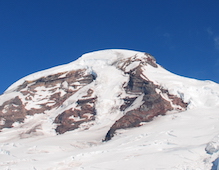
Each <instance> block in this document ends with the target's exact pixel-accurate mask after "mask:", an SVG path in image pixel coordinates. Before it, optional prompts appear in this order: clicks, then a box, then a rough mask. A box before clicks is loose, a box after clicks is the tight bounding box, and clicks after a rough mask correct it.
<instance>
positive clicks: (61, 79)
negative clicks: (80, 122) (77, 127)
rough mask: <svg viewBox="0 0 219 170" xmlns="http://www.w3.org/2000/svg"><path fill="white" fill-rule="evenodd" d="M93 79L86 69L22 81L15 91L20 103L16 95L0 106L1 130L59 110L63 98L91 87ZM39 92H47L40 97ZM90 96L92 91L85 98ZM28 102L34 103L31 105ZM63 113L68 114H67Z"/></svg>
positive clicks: (84, 106)
mask: <svg viewBox="0 0 219 170" xmlns="http://www.w3.org/2000/svg"><path fill="white" fill-rule="evenodd" d="M95 78H96V77H95V76H94V75H92V74H88V73H87V72H86V70H85V69H84V70H80V69H79V70H74V71H71V72H63V73H58V74H54V75H49V76H47V77H41V78H39V79H37V80H35V81H25V82H24V83H23V84H21V85H20V86H19V87H18V88H17V89H16V91H18V92H20V93H21V94H22V98H24V99H23V101H22V99H21V98H20V97H19V96H16V97H15V98H13V99H11V100H9V101H6V102H4V103H3V104H2V105H1V106H0V120H1V124H0V129H3V128H10V127H12V125H13V123H14V122H20V123H21V122H23V121H24V119H25V117H26V116H27V115H34V114H38V113H45V112H46V111H48V110H51V109H53V108H57V107H60V106H61V105H62V104H63V102H64V101H65V100H66V99H68V98H69V97H70V96H72V95H73V94H74V93H76V92H77V91H78V90H79V89H81V88H82V87H84V86H86V85H88V84H90V83H91V82H92V81H93V80H95ZM42 92H43V93H46V95H44V96H43V97H42V94H41V93H42ZM89 93H91V92H90V91H89V92H88V95H90V94H89ZM90 102H91V101H89V100H87V101H84V105H83V107H82V108H86V103H90ZM31 103H36V104H35V106H32V104H31ZM91 110H92V109H91ZM66 112H67V113H68V111H66ZM92 112H94V111H92ZM58 117H60V116H58ZM57 119H58V118H57ZM90 119H91V118H89V120H90ZM87 121H88V119H87ZM55 122H57V121H55ZM63 126H64V125H63ZM57 129H59V128H57ZM58 133H60V132H58Z"/></svg>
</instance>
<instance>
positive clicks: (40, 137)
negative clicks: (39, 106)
mask: <svg viewBox="0 0 219 170" xmlns="http://www.w3.org/2000/svg"><path fill="white" fill-rule="evenodd" d="M143 54H144V53H141V52H136V51H130V50H103V51H98V52H93V53H88V54H85V55H83V56H82V57H81V58H79V59H78V60H76V61H74V62H72V63H69V64H66V65H62V66H58V67H54V68H51V69H48V70H44V71H41V72H38V73H34V74H32V75H29V76H27V77H24V78H22V79H21V80H19V81H17V82H15V83H14V84H13V85H12V86H10V87H9V88H8V89H7V90H6V92H5V93H4V94H3V95H2V96H0V105H1V104H2V103H3V102H4V100H5V99H7V98H8V99H10V98H12V97H13V96H15V95H17V94H18V93H19V92H16V91H14V89H15V88H16V87H17V86H19V85H20V84H22V83H23V82H24V81H26V80H28V81H31V80H35V79H38V78H40V77H43V76H47V75H50V74H55V73H59V72H65V71H70V70H74V69H78V68H87V67H88V68H89V69H88V70H89V72H92V73H93V74H96V75H97V78H96V80H95V82H93V83H91V84H89V85H88V86H85V87H83V88H82V89H81V90H86V91H87V89H89V88H91V87H92V88H93V89H95V90H96V91H97V92H98V93H97V94H96V95H97V96H98V98H99V100H98V103H97V104H96V109H97V115H96V116H97V119H96V120H95V121H93V122H90V123H91V124H92V126H91V125H90V124H89V123H88V124H84V125H82V126H80V128H79V129H77V130H74V131H69V132H66V133H65V134H62V135H57V134H56V133H55V131H54V128H55V127H54V124H53V120H54V115H55V114H56V113H55V111H54V110H51V111H49V112H48V113H47V114H35V115H34V116H28V117H27V118H26V119H25V122H24V123H14V125H13V126H14V127H13V128H9V129H3V130H2V131H1V132H0V169H1V170H218V169H219V166H218V167H217V158H218V157H219V84H216V83H214V82H211V81H199V80H195V79H190V78H185V77H181V76H178V75H175V74H172V73H171V72H169V71H167V70H165V69H164V68H162V67H161V66H159V67H158V68H154V67H152V66H150V65H148V66H147V67H145V70H144V75H145V76H146V77H148V78H149V79H150V80H152V81H153V82H154V83H155V84H159V85H161V86H162V87H165V88H166V89H168V90H169V91H170V92H171V93H172V94H174V95H177V96H178V97H181V98H182V99H183V100H184V101H185V102H188V103H189V106H188V109H187V110H186V111H184V112H180V113H175V112H169V113H168V114H167V115H165V116H159V117H156V118H155V119H154V120H153V121H151V122H147V123H142V126H141V127H137V128H130V129H120V130H117V131H116V135H115V136H114V137H113V138H112V139H111V140H110V141H108V142H102V140H103V138H104V135H105V134H106V132H107V131H108V130H109V128H110V126H111V125H112V124H113V120H115V119H119V118H120V117H121V116H122V115H121V112H118V111H116V110H112V108H115V107H116V106H119V105H121V101H120V100H118V99H117V98H116V97H117V96H118V95H123V94H124V92H123V91H122V88H121V86H122V85H123V82H127V81H128V80H127V77H126V76H125V75H123V74H122V73H121V71H119V70H118V69H116V68H115V67H111V65H112V63H114V62H115V61H117V60H123V59H124V58H126V57H127V56H128V57H129V56H133V55H136V57H141V56H142V55H143ZM136 65H137V63H133V64H131V65H130V66H129V67H128V68H126V69H128V70H129V69H132V68H134V67H136ZM63 86H65V84H64V85H63ZM63 93H64V92H63ZM40 95H43V96H45V97H46V96H47V95H49V94H48V93H47V92H46V91H44V93H43V92H42V93H41V94H40ZM80 95H81V94H80V93H78V94H76V96H78V97H80ZM33 100H35V99H33ZM36 100H37V99H36ZM75 100H76V98H75V97H74V98H71V97H70V98H69V99H68V100H66V101H65V103H64V105H65V106H66V107H67V106H68V105H69V104H70V103H71V102H73V101H75ZM136 101H138V100H136ZM141 101H142V99H141V98H140V97H139V102H141ZM50 104H51V105H52V104H53V103H50ZM138 104H139V103H138V102H136V103H134V105H135V106H138ZM26 107H30V106H28V105H27V106H26ZM61 109H63V108H62V107H60V108H58V109H57V110H58V111H60V110H61ZM72 119H74V117H72ZM1 123H4V122H3V120H2V121H1V122H0V124H1ZM87 127H89V129H88V130H86V129H87ZM215 160H216V161H215Z"/></svg>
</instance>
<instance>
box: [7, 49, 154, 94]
mask: <svg viewBox="0 0 219 170" xmlns="http://www.w3.org/2000/svg"><path fill="white" fill-rule="evenodd" d="M134 55H136V56H139V57H141V56H142V55H144V53H143V52H137V51H133V50H122V49H109V50H101V51H95V52H90V53H87V54H84V55H82V56H81V57H80V58H79V59H78V60H76V61H73V62H71V63H68V64H64V65H60V66H56V67H53V68H50V69H46V70H43V71H39V72H36V73H33V74H31V75H28V76H26V77H24V78H22V79H20V80H18V81H17V82H15V83H14V84H12V85H11V86H10V87H9V88H8V89H7V90H6V91H5V93H7V92H9V91H13V90H14V88H16V87H17V86H19V85H20V84H22V83H23V82H24V81H33V80H36V79H38V78H40V77H45V76H48V75H51V74H56V73H60V72H66V71H71V70H76V69H82V68H87V67H94V66H95V67H104V66H106V65H110V64H112V63H113V62H115V61H117V60H122V59H125V58H128V57H131V56H134ZM151 57H152V56H151Z"/></svg>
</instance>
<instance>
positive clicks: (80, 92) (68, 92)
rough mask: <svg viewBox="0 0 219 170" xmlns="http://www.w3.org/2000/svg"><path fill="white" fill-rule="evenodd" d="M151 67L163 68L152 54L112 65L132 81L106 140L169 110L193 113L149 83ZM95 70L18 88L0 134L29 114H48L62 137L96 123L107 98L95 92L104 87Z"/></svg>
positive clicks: (3, 113)
mask: <svg viewBox="0 0 219 170" xmlns="http://www.w3.org/2000/svg"><path fill="white" fill-rule="evenodd" d="M95 62H96V61H95ZM149 66H150V67H154V68H158V67H159V66H158V65H157V64H156V61H155V59H154V57H152V56H151V55H150V54H147V53H145V54H143V55H140V56H139V55H137V54H136V55H132V56H128V57H125V58H124V57H123V58H118V59H117V60H115V61H114V62H113V63H110V65H109V64H108V65H107V67H112V68H113V69H116V70H119V71H120V72H121V74H123V75H124V77H127V80H128V81H125V82H123V87H120V88H121V93H122V91H123V92H124V94H122V95H118V96H117V99H118V101H122V104H121V105H119V107H117V108H118V110H117V111H118V112H120V113H121V115H123V116H120V118H119V119H117V120H115V122H114V123H113V124H112V126H111V127H109V131H108V132H107V131H106V136H105V139H104V140H105V141H108V140H110V139H111V138H112V137H113V135H114V134H115V132H116V130H118V129H123V128H131V127H138V126H140V125H141V123H142V122H148V121H151V120H153V118H154V117H156V116H158V115H165V114H166V113H167V112H168V111H172V110H175V111H183V110H185V109H186V108H187V103H185V102H183V100H182V99H181V98H179V97H177V96H175V95H172V94H170V93H169V92H168V90H167V89H164V88H163V87H161V86H160V85H157V84H154V82H153V81H151V80H149V79H148V78H147V74H146V73H147V70H146V71H145V68H147V67H149ZM92 67H93V66H89V67H88V68H86V67H83V68H81V69H74V70H69V71H66V72H58V73H56V74H51V75H48V76H43V77H41V78H38V79H36V80H33V81H32V80H31V81H25V82H24V83H22V84H20V85H19V86H17V88H16V90H15V91H16V92H18V95H16V96H14V97H12V98H10V99H9V100H5V101H4V102H2V104H1V105H0V130H1V129H3V128H11V127H13V124H14V123H15V122H18V123H23V122H24V121H25V119H26V117H27V115H32V116H34V115H35V114H45V115H48V116H49V117H50V119H52V121H53V124H54V125H55V128H54V130H55V131H56V133H58V134H63V133H65V132H67V131H72V130H75V129H78V128H80V127H81V126H83V125H85V124H86V123H88V122H95V121H96V117H97V116H98V114H100V113H98V110H97V103H100V100H101V99H103V98H101V99H100V98H99V96H100V95H101V93H100V92H99V91H98V90H97V89H98V88H97V89H96V88H95V87H96V86H97V83H100V82H101V81H96V78H98V75H99V74H101V73H94V72H92V71H88V70H89V69H91V68H92ZM98 67H103V66H102V65H99V66H98ZM103 69H104V68H103ZM107 74H111V73H110V72H109V73H107ZM105 76H107V75H105ZM112 81H113V80H112ZM102 83H103V85H102V86H101V87H104V83H105V82H102ZM115 84H116V83H115ZM117 84H118V83H117ZM2 98H3V97H2ZM0 102H1V101H0ZM99 107H100V106H99ZM85 129H89V127H87V128H84V130H85Z"/></svg>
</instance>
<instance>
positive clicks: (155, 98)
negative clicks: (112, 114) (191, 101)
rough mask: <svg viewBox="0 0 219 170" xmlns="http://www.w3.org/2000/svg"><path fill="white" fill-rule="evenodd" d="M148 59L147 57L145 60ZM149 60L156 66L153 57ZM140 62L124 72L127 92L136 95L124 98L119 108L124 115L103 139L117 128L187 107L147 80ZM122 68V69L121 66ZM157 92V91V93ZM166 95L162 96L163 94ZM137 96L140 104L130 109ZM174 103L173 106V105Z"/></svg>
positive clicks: (107, 137)
mask: <svg viewBox="0 0 219 170" xmlns="http://www.w3.org/2000/svg"><path fill="white" fill-rule="evenodd" d="M146 61H148V59H147V60H146ZM149 61H150V62H149V63H148V62H146V63H148V64H150V65H151V66H153V67H157V65H156V64H155V62H154V61H153V58H150V60H149ZM141 66H142V63H140V64H139V65H138V66H137V67H135V68H134V69H132V70H131V71H130V72H127V73H126V74H128V75H129V82H128V84H127V86H126V87H124V88H125V90H126V93H127V94H132V95H136V96H138V97H134V98H129V97H126V98H124V99H123V100H124V104H123V105H122V106H121V108H120V109H121V110H122V111H124V116H122V117H121V118H120V119H119V120H117V121H116V122H115V123H114V124H113V125H112V127H111V128H110V130H109V131H108V132H107V134H106V136H105V139H104V141H108V140H110V139H111V138H112V137H113V136H114V134H115V131H116V130H118V129H126V128H131V127H138V126H140V124H141V123H142V122H149V121H151V120H153V118H154V117H156V116H159V115H165V114H166V113H167V112H168V111H171V110H174V109H178V110H184V109H186V107H187V105H188V104H187V103H185V102H183V100H182V99H181V98H179V97H177V96H174V95H171V94H169V92H168V90H165V89H163V88H162V87H159V86H158V85H155V84H154V83H153V82H151V81H149V80H148V78H147V77H146V76H145V75H144V74H143V70H142V67H141ZM122 69H124V68H123V67H122ZM158 92H159V93H158ZM165 95H166V96H167V98H164V97H163V96H165ZM139 96H142V98H141V101H138V102H142V104H141V105H140V106H138V107H137V108H135V109H133V110H130V109H129V108H130V106H131V105H132V104H133V103H134V102H135V100H138V98H139ZM174 105H175V107H174Z"/></svg>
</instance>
